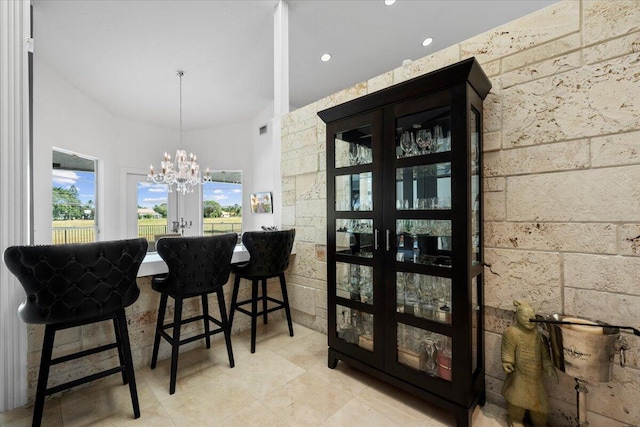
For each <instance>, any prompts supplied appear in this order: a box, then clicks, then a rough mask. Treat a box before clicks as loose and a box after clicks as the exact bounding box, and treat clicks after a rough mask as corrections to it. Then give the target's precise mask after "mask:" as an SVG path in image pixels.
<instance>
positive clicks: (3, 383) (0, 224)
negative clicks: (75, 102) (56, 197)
mask: <svg viewBox="0 0 640 427" xmlns="http://www.w3.org/2000/svg"><path fill="white" fill-rule="evenodd" d="M29 6H30V2H29V1H23V0H2V1H0V252H2V253H4V250H5V249H6V248H7V247H8V246H12V245H20V244H27V243H28V241H29V227H30V226H29V223H30V221H29V167H30V166H29V81H28V72H29V71H28V48H27V46H28V45H27V43H28V41H29V33H30V22H29V21H30V10H29ZM47 176H48V175H47ZM45 178H46V177H45ZM49 179H50V178H49ZM24 297H25V294H24V291H23V289H22V286H20V284H19V283H18V281H17V280H16V279H15V277H14V276H13V275H12V274H11V273H9V271H8V270H7V268H6V266H5V264H4V261H2V262H0V411H4V410H8V409H13V408H15V407H18V406H22V405H24V404H26V402H27V329H26V326H25V324H24V323H23V322H22V321H21V320H20V319H19V318H18V314H17V309H18V305H19V304H20V302H21V301H23V300H24Z"/></svg>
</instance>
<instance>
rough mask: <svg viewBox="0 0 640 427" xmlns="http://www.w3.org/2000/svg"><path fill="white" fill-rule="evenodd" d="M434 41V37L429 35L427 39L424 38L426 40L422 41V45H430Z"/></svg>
mask: <svg viewBox="0 0 640 427" xmlns="http://www.w3.org/2000/svg"><path fill="white" fill-rule="evenodd" d="M432 42H433V39H432V38H431V37H427V38H426V39H424V41H423V42H422V46H425V47H426V46H429V45H430V44H431V43H432Z"/></svg>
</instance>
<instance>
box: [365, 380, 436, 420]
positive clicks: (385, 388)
mask: <svg viewBox="0 0 640 427" xmlns="http://www.w3.org/2000/svg"><path fill="white" fill-rule="evenodd" d="M356 399H358V400H359V401H361V402H363V403H364V404H366V405H368V406H370V407H372V408H376V410H378V411H380V412H381V413H383V414H384V415H385V416H387V417H388V418H390V419H392V420H394V421H395V422H397V423H398V424H400V425H402V426H405V427H412V426H415V427H426V426H427V425H429V423H430V422H431V420H432V418H433V416H434V415H436V414H437V413H438V411H439V410H440V409H439V408H438V407H436V406H433V405H431V404H430V403H428V402H426V401H424V400H422V399H419V398H417V397H415V396H412V395H411V394H409V393H406V392H404V391H402V390H400V389H398V388H395V387H392V386H390V385H388V384H386V383H383V382H381V381H378V380H372V383H371V386H369V387H367V389H366V390H364V391H362V392H361V393H360V394H358V396H357V397H356Z"/></svg>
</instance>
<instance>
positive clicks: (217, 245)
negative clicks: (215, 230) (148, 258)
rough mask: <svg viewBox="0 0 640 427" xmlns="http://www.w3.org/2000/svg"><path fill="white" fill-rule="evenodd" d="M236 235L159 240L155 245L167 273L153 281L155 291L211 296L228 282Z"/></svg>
mask: <svg viewBox="0 0 640 427" xmlns="http://www.w3.org/2000/svg"><path fill="white" fill-rule="evenodd" d="M237 240H238V237H237V234H236V233H226V234H220V235H215V236H204V237H202V236H200V237H171V238H162V239H160V240H158V242H157V243H156V248H157V251H158V254H159V255H160V257H161V258H162V259H163V260H164V261H165V262H166V263H167V266H168V267H169V273H168V274H167V276H166V277H165V278H164V279H160V280H154V285H153V287H154V289H155V290H156V291H158V292H167V293H170V294H174V293H179V294H181V295H200V294H203V293H210V292H212V291H213V290H215V289H216V288H218V287H221V286H223V285H224V284H225V283H227V280H229V274H230V272H231V258H232V257H233V250H234V248H235V247H236V243H237Z"/></svg>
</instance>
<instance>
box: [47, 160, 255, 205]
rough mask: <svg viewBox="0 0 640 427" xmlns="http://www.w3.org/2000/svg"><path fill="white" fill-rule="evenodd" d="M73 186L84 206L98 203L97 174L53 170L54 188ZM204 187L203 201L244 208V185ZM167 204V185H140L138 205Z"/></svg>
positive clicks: (224, 184)
mask: <svg viewBox="0 0 640 427" xmlns="http://www.w3.org/2000/svg"><path fill="white" fill-rule="evenodd" d="M72 185H75V186H76V188H77V189H78V193H79V197H80V201H81V202H82V204H87V202H88V201H89V200H92V201H93V202H95V201H96V196H95V174H94V173H93V172H80V171H71V170H63V169H54V170H53V187H62V188H65V189H69V188H70V187H71V186H72ZM202 187H203V190H202V191H203V196H202V199H203V200H205V201H206V200H215V201H217V202H218V203H220V205H222V206H223V207H225V206H233V205H235V204H237V205H240V206H242V184H233V183H228V182H207V183H205V184H203V186H202ZM196 191H197V190H196ZM166 202H167V187H166V185H164V184H154V183H151V182H140V183H138V205H140V206H142V207H145V208H151V209H152V208H153V207H154V206H156V205H161V204H162V203H166Z"/></svg>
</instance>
